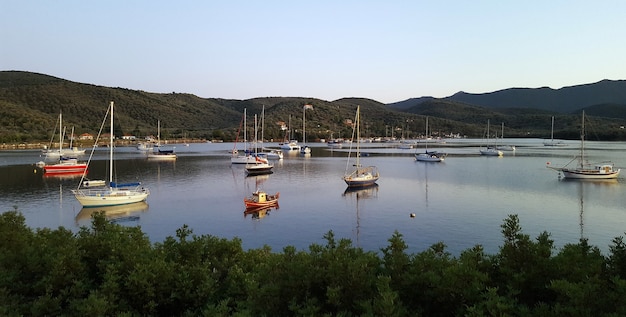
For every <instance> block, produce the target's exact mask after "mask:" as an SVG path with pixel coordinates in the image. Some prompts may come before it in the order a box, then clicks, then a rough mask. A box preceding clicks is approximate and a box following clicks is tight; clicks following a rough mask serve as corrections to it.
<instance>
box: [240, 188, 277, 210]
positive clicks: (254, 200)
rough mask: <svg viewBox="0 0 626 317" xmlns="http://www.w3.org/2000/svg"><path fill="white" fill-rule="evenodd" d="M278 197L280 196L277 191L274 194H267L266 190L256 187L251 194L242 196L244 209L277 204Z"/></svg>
mask: <svg viewBox="0 0 626 317" xmlns="http://www.w3.org/2000/svg"><path fill="white" fill-rule="evenodd" d="M278 197H280V193H279V192H276V194H274V195H268V194H267V193H266V192H264V191H262V190H259V189H257V190H256V191H255V192H253V193H252V195H251V196H249V197H246V198H244V199H243V203H244V204H245V206H246V209H249V208H262V207H274V206H278Z"/></svg>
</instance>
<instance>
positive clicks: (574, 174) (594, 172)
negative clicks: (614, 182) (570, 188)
mask: <svg viewBox="0 0 626 317" xmlns="http://www.w3.org/2000/svg"><path fill="white" fill-rule="evenodd" d="M574 161H577V164H576V166H575V167H573V168H569V167H567V166H568V165H569V164H570V163H572V162H574ZM547 167H548V168H550V169H553V170H556V171H558V172H560V173H562V174H563V177H564V178H566V179H616V178H617V177H618V176H619V172H620V169H619V168H615V165H614V164H613V163H612V162H600V163H596V164H591V163H589V162H587V160H586V158H585V111H583V115H582V126H581V132H580V154H579V155H578V156H576V157H575V158H574V159H573V160H572V161H570V162H569V163H568V164H566V165H565V166H563V167H553V166H550V163H549V162H548V165H547Z"/></svg>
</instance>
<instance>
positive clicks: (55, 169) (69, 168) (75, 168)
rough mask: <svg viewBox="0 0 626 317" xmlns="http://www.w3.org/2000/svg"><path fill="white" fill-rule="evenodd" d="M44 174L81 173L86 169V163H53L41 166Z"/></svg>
mask: <svg viewBox="0 0 626 317" xmlns="http://www.w3.org/2000/svg"><path fill="white" fill-rule="evenodd" d="M43 170H44V172H45V173H46V174H74V173H83V172H85V170H87V164H82V163H79V164H55V165H46V166H44V167H43Z"/></svg>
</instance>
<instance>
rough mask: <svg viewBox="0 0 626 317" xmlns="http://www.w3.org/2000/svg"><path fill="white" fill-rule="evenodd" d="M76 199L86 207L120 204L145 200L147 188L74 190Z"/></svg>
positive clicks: (148, 193)
mask: <svg viewBox="0 0 626 317" xmlns="http://www.w3.org/2000/svg"><path fill="white" fill-rule="evenodd" d="M72 192H73V193H74V196H75V197H76V200H78V202H80V204H81V205H82V206H83V207H85V208H91V207H105V206H118V205H126V204H132V203H137V202H141V201H145V200H146V199H147V198H148V195H150V192H149V191H148V190H146V189H136V190H135V189H107V190H81V189H79V190H72Z"/></svg>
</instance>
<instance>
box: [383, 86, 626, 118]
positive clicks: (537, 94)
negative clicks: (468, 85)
mask: <svg viewBox="0 0 626 317" xmlns="http://www.w3.org/2000/svg"><path fill="white" fill-rule="evenodd" d="M433 99H434V98H432V97H420V98H412V99H409V100H405V101H401V102H397V103H393V104H390V107H392V108H395V109H407V108H410V107H413V106H415V105H417V104H420V103H422V102H427V101H432V100H433ZM441 100H445V101H452V102H460V103H465V104H470V105H474V106H481V107H486V108H492V109H503V108H531V109H540V110H544V111H551V112H555V113H562V114H572V113H580V111H581V110H582V109H584V108H592V109H593V108H594V107H596V106H607V105H610V106H611V107H610V109H606V108H605V109H601V110H603V111H610V112H608V113H606V112H601V111H597V112H595V113H594V115H598V116H603V117H617V118H626V80H602V81H599V82H597V83H592V84H584V85H576V86H570V87H563V88H560V89H552V88H548V87H542V88H509V89H503V90H498V91H494V92H489V93H483V94H473V93H466V92H462V91H461V92H458V93H456V94H454V95H452V96H450V97H446V98H441ZM616 108H621V109H620V110H619V111H617V109H616ZM599 110H600V109H599ZM587 112H589V110H588V111H587Z"/></svg>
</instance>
